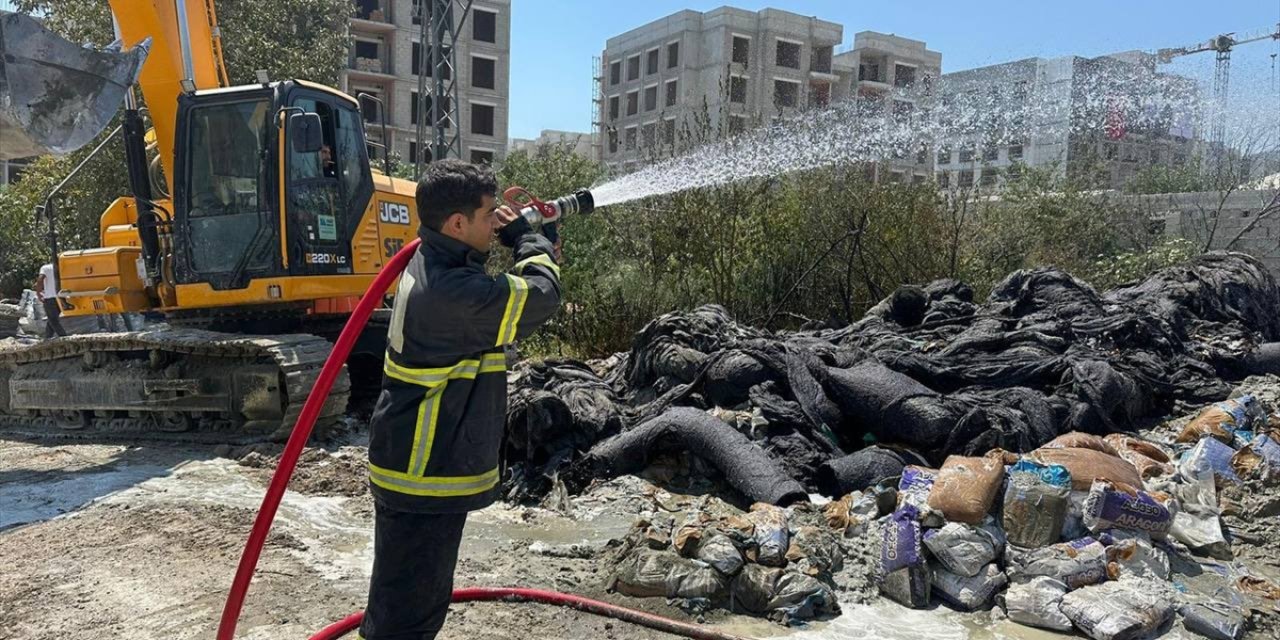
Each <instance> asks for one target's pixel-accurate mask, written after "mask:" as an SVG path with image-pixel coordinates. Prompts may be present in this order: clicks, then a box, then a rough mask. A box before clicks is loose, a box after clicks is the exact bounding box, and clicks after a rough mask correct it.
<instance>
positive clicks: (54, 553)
mask: <svg viewBox="0 0 1280 640" xmlns="http://www.w3.org/2000/svg"><path fill="white" fill-rule="evenodd" d="M1277 388H1280V385H1278V387H1277ZM1178 426H1180V425H1179V424H1177V423H1175V424H1167V425H1165V426H1164V427H1163V430H1160V429H1157V430H1156V431H1154V432H1153V433H1152V435H1165V434H1167V432H1168V431H1170V430H1173V429H1176V428H1177V427H1178ZM1161 431H1163V432H1166V433H1164V434H1162V433H1161ZM364 444H365V443H364V441H363V438H362V436H361V435H360V434H358V433H357V434H355V435H347V436H346V437H345V438H344V439H343V441H341V442H337V443H334V444H331V445H328V446H326V447H325V448H323V449H309V450H308V451H307V452H305V453H304V455H303V457H302V460H301V463H300V466H299V469H298V471H297V473H296V474H295V476H294V478H293V481H292V483H291V485H290V491H289V492H288V493H287V494H286V497H285V500H284V503H283V504H282V506H281V509H280V512H279V515H278V517H277V519H276V523H275V526H274V528H273V532H272V534H271V536H270V538H269V539H268V542H267V545H266V548H265V549H264V552H263V554H262V559H261V562H260V564H259V568H258V572H257V575H256V578H255V580H254V584H253V588H252V589H251V590H250V592H249V596H248V598H247V601H246V604H245V608H244V613H243V614H242V616H241V619H240V625H239V630H238V633H237V637H238V638H248V639H251V640H276V639H279V640H284V639H290V640H292V639H296V638H306V637H310V635H311V634H312V633H314V632H315V631H317V630H319V629H320V628H322V627H323V626H325V625H327V624H329V623H330V622H332V621H334V620H337V619H339V618H341V617H343V616H345V615H347V614H349V613H351V612H352V611H356V610H358V609H361V608H363V606H364V598H365V593H366V589H367V583H368V577H369V568H370V565H371V563H372V520H373V502H372V498H371V497H370V495H369V492H368V489H367V487H366V484H365V477H366V476H365V471H364V465H365V460H366V458H365V456H366V449H365V447H364ZM279 451H280V447H279V446H278V445H259V446H254V447H240V448H231V447H217V448H209V447H196V446H174V445H163V444H149V445H147V446H122V445H112V444H90V443H82V442H74V441H53V442H27V441H16V440H3V439H0V567H3V571H0V619H2V620H3V623H2V624H0V640H28V639H29V640H46V639H47V640H54V639H57V640H90V639H92V640H97V639H99V638H102V637H128V638H138V639H151V638H154V639H157V640H160V639H163V640H170V639H177V640H181V639H186V638H202V639H203V638H211V637H213V635H214V632H215V629H216V625H217V620H218V619H219V617H220V614H221V610H222V606H223V602H224V599H225V597H226V594H227V589H228V587H229V586H230V583H231V579H232V576H233V575H234V572H235V567H236V563H237V562H238V560H239V557H240V553H241V551H242V548H243V545H244V542H245V539H246V538H247V536H248V532H249V529H250V527H251V525H252V523H253V518H254V514H255V513H256V511H257V508H258V506H259V503H260V501H261V499H262V495H263V492H264V489H265V487H266V485H267V483H268V481H269V479H270V477H271V474H272V473H273V472H274V470H275V464H276V456H277V455H278V454H279ZM1275 496H1276V493H1275V488H1274V487H1262V486H1252V485H1249V486H1245V487H1241V488H1239V489H1238V490H1235V491H1233V492H1229V493H1227V494H1225V497H1226V498H1227V500H1226V502H1225V503H1224V506H1226V507H1229V508H1228V509H1227V510H1226V516H1225V518H1224V522H1225V524H1226V525H1227V527H1228V529H1229V531H1230V532H1231V534H1232V536H1233V549H1232V550H1233V552H1234V554H1235V557H1236V559H1237V561H1239V562H1242V563H1246V564H1247V565H1248V566H1249V567H1250V568H1251V570H1252V571H1253V572H1254V573H1255V574H1257V575H1261V576H1264V577H1266V578H1269V579H1271V580H1272V581H1274V582H1277V583H1280V497H1275ZM694 500H696V497H695V496H686V495H681V494H679V493H668V492H666V491H663V490H661V489H657V488H656V487H655V486H654V485H652V484H650V483H648V482H646V481H644V480H641V479H639V478H635V477H629V476H628V477H623V478H619V479H617V480H613V481H610V482H608V483H604V484H602V485H600V486H597V487H595V488H593V489H592V490H590V491H589V492H588V493H586V494H584V495H582V496H577V497H575V498H573V499H572V500H567V501H558V502H557V503H556V504H554V505H550V504H549V505H548V506H555V507H556V508H555V509H551V508H527V507H514V506H508V505H503V504H498V505H495V506H493V507H490V508H489V509H486V510H483V511H480V512H477V513H475V514H473V515H472V516H471V518H470V520H469V521H468V526H467V532H466V535H465V537H464V542H463V548H462V553H461V560H460V562H459V567H458V572H457V584H458V586H526V587H537V588H546V589H554V590H558V591H565V592H570V593H577V594H582V595H586V596H588V597H593V598H598V599H602V600H606V601H610V602H615V603H619V604H623V605H626V606H630V607H634V608H638V609H643V610H647V611H652V612H656V613H660V614H663V615H667V616H671V617H675V618H679V619H683V620H686V621H694V620H697V621H700V622H703V623H705V624H707V625H709V626H713V627H715V628H718V629H723V630H725V631H729V632H732V633H736V634H740V635H742V636H745V637H750V638H761V639H763V638H778V637H788V638H790V639H792V640H834V639H836V638H842V639H843V638H857V637H875V638H895V639H905V638H919V637H929V638H974V639H980V640H986V639H990V640H996V639H1001V640H1004V639H1018V640H1032V639H1034V640H1040V639H1048V638H1060V637H1063V636H1060V635H1057V634H1052V633H1048V632H1044V631H1040V630H1035V629H1031V628H1029V627H1024V626H1021V625H1017V624H1014V623H1011V622H1009V621H1007V620H1003V619H1002V618H1001V616H999V615H998V614H997V612H980V613H976V614H964V613H959V612H955V611H951V610H949V609H947V608H945V607H934V608H932V609H928V610H921V611H913V610H909V609H906V608H903V607H900V606H897V605H895V604H893V603H890V602H888V601H887V600H883V599H881V600H876V601H870V602H864V601H863V600H864V599H865V598H864V596H866V595H867V592H870V591H873V588H871V587H870V586H869V585H870V583H867V582H866V580H867V579H868V578H867V574H866V573H865V571H866V569H867V567H869V566H870V563H872V562H874V561H875V560H876V559H877V558H878V549H877V548H873V547H874V545H871V546H867V548H866V549H861V548H856V545H855V548H856V549H855V550H856V551H857V553H853V554H852V555H850V556H848V557H847V558H846V560H845V562H846V572H845V573H847V574H848V577H847V580H846V581H845V582H844V584H845V586H846V588H847V590H846V591H845V592H844V593H842V594H841V595H840V598H841V602H842V609H843V614H842V615H841V616H839V617H837V618H835V619H834V620H830V621H823V622H814V623H811V624H810V625H808V627H807V628H803V629H788V628H784V627H781V626H779V625H776V624H773V623H770V622H766V621H763V620H759V619H755V618H749V617H744V616H735V615H729V614H726V613H723V612H714V613H710V614H707V615H706V617H705V618H702V619H697V618H692V617H690V616H689V615H686V614H684V613H682V612H681V611H680V610H679V609H677V608H676V607H674V606H670V605H668V604H667V602H666V601H665V600H664V599H662V598H649V599H637V598H629V597H626V596H621V595H618V594H613V593H608V592H607V590H606V582H607V580H608V578H609V577H610V576H609V573H610V569H611V567H609V566H607V565H606V564H605V563H603V562H602V561H601V560H600V558H601V557H607V555H608V554H599V553H595V552H594V551H596V550H600V549H602V548H604V547H605V546H606V545H608V544H609V541H610V540H615V539H618V538H622V537H623V536H624V535H625V534H626V533H627V531H628V530H629V529H630V527H631V525H632V523H633V521H634V520H635V519H636V518H637V517H639V516H641V515H645V514H649V513H655V512H658V511H667V512H674V511H677V510H679V509H680V508H681V506H682V505H687V504H689V503H692V502H693V501H694ZM864 546H866V545H864ZM584 549H585V550H586V551H587V552H586V553H583V550H584ZM860 572H862V573H860ZM1207 577H1209V578H1211V577H1212V576H1211V575H1210V576H1207ZM841 580H842V578H840V577H839V576H838V577H837V581H838V582H840V581H841ZM1188 586H1191V585H1188ZM1275 619H1276V618H1275V617H1274V616H1269V617H1267V618H1266V619H1265V620H1258V619H1255V620H1256V621H1259V622H1261V623H1262V624H1261V626H1260V628H1257V629H1255V630H1254V631H1253V632H1252V633H1251V634H1250V637H1259V638H1262V637H1280V629H1277V627H1276V626H1275ZM352 637H354V636H352ZM529 637H538V638H562V639H566V640H588V639H592V640H594V639H598V638H607V639H612V638H618V639H623V638H637V639H642V640H650V639H652V640H658V639H664V638H670V637H673V636H668V635H666V634H662V633H658V632H653V631H648V630H645V629H641V628H638V627H634V626H631V625H628V624H626V623H622V622H612V621H608V620H606V619H603V618H597V617H594V616H590V615H587V614H582V613H578V612H575V611H571V610H566V609H558V608H554V607H547V606H540V605H531V604H508V603H479V604H468V605H461V606H456V607H453V608H452V610H451V613H450V617H449V620H448V622H447V623H446V627H445V631H444V632H443V633H442V634H441V638H442V639H444V640H462V639H489V638H492V639H511V640H527V639H528V638H529ZM1163 637H1165V638H1175V639H1177V638H1191V637H1195V636H1192V635H1190V634H1189V633H1187V632H1186V631H1185V630H1183V629H1181V627H1180V625H1179V626H1178V627H1176V628H1174V629H1173V630H1172V632H1171V633H1169V634H1168V635H1165V636H1163Z"/></svg>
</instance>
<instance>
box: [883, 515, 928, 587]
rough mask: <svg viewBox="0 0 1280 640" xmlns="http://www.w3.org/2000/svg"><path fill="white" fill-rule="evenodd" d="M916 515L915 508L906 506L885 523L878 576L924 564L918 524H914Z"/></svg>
mask: <svg viewBox="0 0 1280 640" xmlns="http://www.w3.org/2000/svg"><path fill="white" fill-rule="evenodd" d="M918 515H919V514H918V513H917V512H916V510H915V508H913V507H911V506H910V505H907V506H905V507H903V508H901V509H898V510H897V511H895V512H894V513H893V515H892V516H890V518H889V521H888V522H886V523H885V525H884V527H883V529H882V533H883V535H882V539H881V545H880V575H886V576H887V575H889V574H891V573H893V572H895V571H897V570H898V569H901V568H903V567H912V566H916V565H921V564H924V552H923V551H922V550H921V547H920V544H921V539H920V523H918V522H916V517H917V516H918Z"/></svg>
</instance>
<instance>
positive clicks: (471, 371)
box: [382, 353, 507, 476]
mask: <svg viewBox="0 0 1280 640" xmlns="http://www.w3.org/2000/svg"><path fill="white" fill-rule="evenodd" d="M506 370H507V355H506V354H505V353H486V354H484V356H482V357H481V358H480V359H478V360H477V359H475V358H471V359H468V360H462V361H461V362H459V363H458V364H455V365H453V366H452V367H434V368H429V369H414V368H410V367H404V366H401V365H398V364H396V363H395V361H393V360H392V359H391V354H387V356H386V357H385V358H384V359H383V366H382V371H383V373H385V374H387V375H388V376H389V377H392V378H395V379H397V380H400V381H402V382H408V383H409V384H415V385H419V386H423V387H426V388H427V391H426V393H424V394H423V396H422V402H421V403H419V404H418V420H417V423H416V424H415V425H414V427H413V444H412V445H411V447H410V453H409V468H408V472H409V473H410V474H413V475H415V476H422V475H423V474H425V473H426V472H427V462H428V461H429V460H431V447H432V445H434V444H435V440H436V422H437V421H438V420H439V419H440V398H441V396H443V395H444V391H445V389H446V388H447V387H448V386H449V384H448V382H449V381H450V380H459V379H466V380H473V379H475V377H476V375H478V374H481V373H504V372H506Z"/></svg>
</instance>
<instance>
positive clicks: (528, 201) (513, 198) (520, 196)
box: [502, 187, 559, 222]
mask: <svg viewBox="0 0 1280 640" xmlns="http://www.w3.org/2000/svg"><path fill="white" fill-rule="evenodd" d="M502 199H503V200H506V201H507V204H509V205H511V206H512V207H514V208H515V209H516V211H520V210H522V209H525V208H527V207H533V208H535V209H537V210H538V213H540V214H542V218H543V219H544V220H546V221H548V222H550V221H552V220H555V219H556V218H557V217H558V214H559V212H558V211H556V208H555V207H553V206H551V205H549V204H547V203H545V202H543V201H541V200H539V199H537V198H535V197H534V195H533V194H532V193H529V192H528V191H527V190H526V189H525V188H524V187H509V188H508V189H507V190H506V191H503V192H502Z"/></svg>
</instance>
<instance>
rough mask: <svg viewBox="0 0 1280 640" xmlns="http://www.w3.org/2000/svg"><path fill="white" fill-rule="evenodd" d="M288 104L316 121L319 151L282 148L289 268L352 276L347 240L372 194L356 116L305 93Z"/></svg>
mask: <svg viewBox="0 0 1280 640" xmlns="http://www.w3.org/2000/svg"><path fill="white" fill-rule="evenodd" d="M300 93H301V95H297V96H296V97H294V98H293V99H292V100H291V101H290V106H291V107H293V108H297V109H300V110H301V111H303V112H305V113H314V114H316V115H318V116H319V117H320V121H321V123H322V126H321V131H322V138H323V145H322V146H321V148H320V151H319V152H316V153H311V152H300V151H296V150H294V149H293V148H292V146H289V147H287V149H288V151H287V153H288V161H287V163H286V172H287V173H286V175H287V176H288V188H287V192H286V193H287V199H286V201H287V204H288V209H289V210H288V218H287V219H288V222H289V242H288V245H289V253H290V255H289V270H290V272H292V273H295V274H342V273H352V264H351V238H352V235H353V233H354V231H355V229H354V227H355V225H356V224H357V223H358V222H359V221H360V217H361V215H362V214H363V213H364V208H365V206H366V205H367V203H368V200H369V197H370V195H371V192H372V178H371V176H370V174H369V170H368V160H367V157H366V156H365V155H364V154H365V151H364V135H363V129H362V127H361V123H360V120H359V114H358V113H357V111H356V110H355V108H354V107H353V106H351V105H348V104H347V103H345V102H343V101H340V100H335V99H333V98H332V97H330V96H322V95H316V94H313V93H311V92H310V91H303V92H300Z"/></svg>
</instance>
